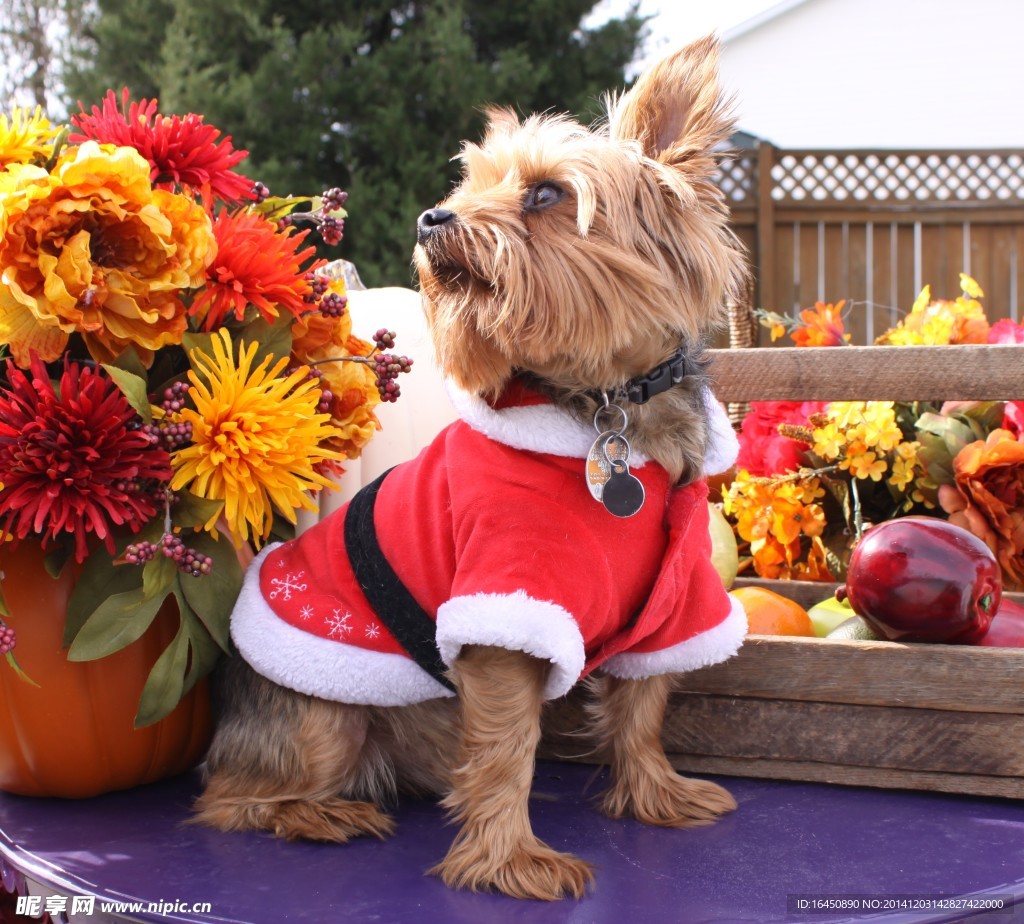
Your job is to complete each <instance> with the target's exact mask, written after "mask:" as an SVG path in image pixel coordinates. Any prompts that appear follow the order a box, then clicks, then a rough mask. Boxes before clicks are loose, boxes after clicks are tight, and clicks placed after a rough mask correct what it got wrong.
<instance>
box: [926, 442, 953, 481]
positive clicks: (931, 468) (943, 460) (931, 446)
mask: <svg viewBox="0 0 1024 924" xmlns="http://www.w3.org/2000/svg"><path fill="white" fill-rule="evenodd" d="M917 439H918V442H919V443H920V444H921V448H920V449H919V450H918V451H917V457H918V459H920V460H921V465H922V466H924V470H925V473H926V474H927V475H928V477H929V478H930V479H931V480H932V481H933V482H935V484H937V485H942V484H952V483H953V482H954V481H955V474H954V472H953V455H952V453H951V452H950V451H949V447H948V446H947V445H946V442H945V440H943V439H942V437H941V436H935V435H934V434H932V433H925V432H924V431H921V432H919V433H918V434H917Z"/></svg>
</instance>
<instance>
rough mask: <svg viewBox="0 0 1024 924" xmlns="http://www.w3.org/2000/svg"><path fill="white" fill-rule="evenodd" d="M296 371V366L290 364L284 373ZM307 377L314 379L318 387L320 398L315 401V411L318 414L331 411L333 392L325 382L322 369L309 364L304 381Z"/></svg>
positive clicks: (288, 373) (289, 373)
mask: <svg viewBox="0 0 1024 924" xmlns="http://www.w3.org/2000/svg"><path fill="white" fill-rule="evenodd" d="M297 371H298V368H297V367H295V366H291V367H290V368H288V369H287V370H285V374H286V375H291V374H292V373H294V372H297ZM309 379H315V380H316V381H317V384H318V387H319V388H320V400H319V401H318V402H317V405H316V412H317V413H318V414H329V413H330V412H331V404H332V403H333V401H334V392H333V391H331V389H330V386H329V385H328V384H327V380H326V379H325V378H324V372H323V370H322V369H320V368H318V367H317V366H310V367H309V368H308V370H307V371H306V381H308V380H309Z"/></svg>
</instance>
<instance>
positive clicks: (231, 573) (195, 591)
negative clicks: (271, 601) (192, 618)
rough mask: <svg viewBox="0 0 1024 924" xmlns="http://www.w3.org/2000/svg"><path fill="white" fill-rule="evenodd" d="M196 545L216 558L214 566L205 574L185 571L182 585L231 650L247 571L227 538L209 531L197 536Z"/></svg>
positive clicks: (210, 627) (225, 647)
mask: <svg viewBox="0 0 1024 924" xmlns="http://www.w3.org/2000/svg"><path fill="white" fill-rule="evenodd" d="M191 545H192V547H193V548H194V549H195V550H196V551H197V552H202V554H203V555H209V556H210V558H212V559H213V570H212V571H211V572H210V573H209V574H204V575H203V576H202V577H197V578H194V577H191V576H189V575H183V576H182V579H181V587H182V590H183V592H184V594H185V599H186V600H188V603H189V606H191V607H192V609H194V610H195V612H196V615H197V616H198V617H199V618H200V619H201V620H202V622H203V625H204V626H206V629H207V630H208V631H209V633H210V635H211V636H213V638H214V640H215V641H216V642H217V644H218V645H219V646H220V647H221V648H222V649H223V650H224V651H229V650H230V641H229V637H230V636H229V631H228V630H229V625H230V621H231V611H232V610H233V609H234V606H235V601H236V600H237V599H238V594H239V592H240V591H241V589H242V577H243V574H244V572H243V571H242V566H241V564H240V563H239V561H238V556H237V555H236V554H235V550H234V549H233V548H232V547H231V543H230V542H228V541H227V540H221V541H220V542H218V541H217V540H215V539H214V538H213V537H212V536H210V535H209V534H207V533H203V534H200V535H197V536H195V537H194V538H193V539H192V540H191Z"/></svg>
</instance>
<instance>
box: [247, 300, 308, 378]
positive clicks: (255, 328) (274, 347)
mask: <svg viewBox="0 0 1024 924" xmlns="http://www.w3.org/2000/svg"><path fill="white" fill-rule="evenodd" d="M294 320H295V319H294V318H293V317H292V316H291V315H290V314H288V313H287V312H286V311H282V312H281V313H280V314H279V315H278V316H277V317H276V318H274V319H273V320H272V321H267V320H266V319H265V318H264V317H263V316H262V315H260V316H259V317H257V318H256V319H255V320H254V321H253V322H252V323H251V324H247V325H246V327H245V330H244V333H243V334H242V335H241V336H240V337H239V338H238V340H239V342H240V343H242V344H250V343H257V344H258V346H257V348H256V356H255V357H254V359H253V365H254V366H258V365H259V364H260V363H261V362H263V360H264V359H266V358H267V357H268V356H269V357H270V362H271V365H273V364H274V363H275V362H276V361H277V360H279V359H286V358H287V357H289V356H291V352H292V323H293V321H294Z"/></svg>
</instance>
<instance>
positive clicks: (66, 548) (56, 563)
mask: <svg viewBox="0 0 1024 924" xmlns="http://www.w3.org/2000/svg"><path fill="white" fill-rule="evenodd" d="M69 558H71V544H70V543H69V542H61V543H60V544H59V545H57V546H56V547H55V548H53V549H51V550H50V551H49V552H47V553H46V557H45V558H44V559H43V567H44V568H45V569H46V573H47V574H48V575H50V577H52V578H54V579H56V578H59V577H60V573H61V571H63V570H64V566H65V565H66V564H67V563H68V559H69Z"/></svg>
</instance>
